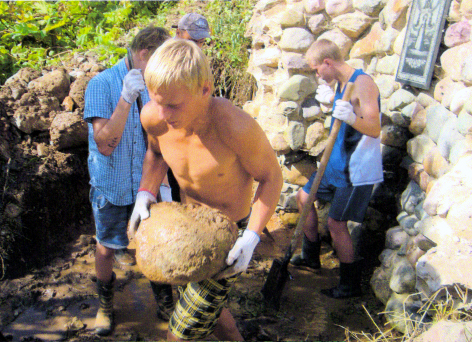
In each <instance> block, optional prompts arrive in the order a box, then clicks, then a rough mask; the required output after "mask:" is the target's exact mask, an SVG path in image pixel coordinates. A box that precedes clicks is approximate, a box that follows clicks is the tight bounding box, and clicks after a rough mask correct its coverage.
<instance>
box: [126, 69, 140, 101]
mask: <svg viewBox="0 0 472 342" xmlns="http://www.w3.org/2000/svg"><path fill="white" fill-rule="evenodd" d="M144 88H145V84H144V78H143V75H142V74H141V70H139V69H131V70H130V71H129V72H128V73H127V74H126V76H125V78H124V80H123V89H122V90H121V97H122V98H123V100H125V101H126V102H128V103H133V102H134V101H136V99H137V98H138V96H139V93H140V92H141V91H143V90H144Z"/></svg>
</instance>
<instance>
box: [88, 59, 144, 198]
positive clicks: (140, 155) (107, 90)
mask: <svg viewBox="0 0 472 342" xmlns="http://www.w3.org/2000/svg"><path fill="white" fill-rule="evenodd" d="M127 73H128V69H127V67H126V64H125V61H124V59H123V60H121V61H120V62H118V63H117V64H116V65H114V66H113V67H112V68H110V69H107V70H105V71H103V72H101V73H100V74H98V75H97V76H95V77H94V78H92V79H91V80H90V82H89V83H88V85H87V90H86V92H85V108H84V120H85V121H87V123H88V142H89V156H88V167H89V173H90V184H91V185H92V186H94V187H96V188H97V189H99V190H100V191H101V192H102V193H103V194H104V196H105V197H106V198H107V200H108V201H110V202H111V203H113V204H114V205H129V204H133V203H134V202H135V199H136V193H137V192H138V188H139V183H140V181H141V173H142V170H143V160H144V154H145V153H146V146H145V142H144V135H143V129H142V126H141V121H140V118H139V112H138V106H137V104H136V101H135V102H134V103H133V104H132V106H131V109H130V112H129V115H128V120H127V121H126V126H125V130H124V132H123V136H122V137H121V140H120V143H119V144H118V146H117V147H116V148H115V150H114V151H113V152H112V154H111V155H110V156H108V157H107V156H104V155H103V154H101V153H100V152H99V151H98V148H97V144H96V143H95V140H94V139H93V127H92V119H93V118H105V119H109V118H110V117H111V115H112V114H113V111H114V110H115V108H116V106H117V104H118V100H119V99H120V96H121V89H122V87H123V79H124V77H125V76H126V74H127ZM141 98H142V101H143V105H144V104H146V103H147V102H148V101H149V94H148V92H147V89H145V90H144V91H143V92H141Z"/></svg>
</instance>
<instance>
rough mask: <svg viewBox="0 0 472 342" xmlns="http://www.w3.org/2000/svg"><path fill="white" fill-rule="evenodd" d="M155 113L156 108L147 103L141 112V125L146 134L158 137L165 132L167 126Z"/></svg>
mask: <svg viewBox="0 0 472 342" xmlns="http://www.w3.org/2000/svg"><path fill="white" fill-rule="evenodd" d="M156 111H157V108H156V107H155V106H154V105H153V103H152V102H151V101H149V102H148V103H147V104H146V105H145V106H144V107H143V109H142V110H141V124H142V125H143V128H144V130H145V131H146V132H147V133H148V134H150V135H155V136H159V135H162V134H164V133H165V132H166V131H167V125H166V123H165V122H164V121H163V120H160V119H159V116H158V115H156Z"/></svg>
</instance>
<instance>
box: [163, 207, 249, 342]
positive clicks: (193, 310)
mask: <svg viewBox="0 0 472 342" xmlns="http://www.w3.org/2000/svg"><path fill="white" fill-rule="evenodd" d="M249 216H250V214H249V215H248V216H247V217H245V218H243V219H242V220H239V221H238V222H237V225H238V228H239V231H240V233H241V232H242V231H244V229H246V227H247V224H248V222H249ZM238 276H239V274H236V275H234V276H231V277H228V278H225V279H220V280H214V279H205V280H202V281H199V282H190V283H188V284H187V285H186V286H179V292H180V299H179V301H178V302H177V304H176V306H175V309H174V313H173V314H172V316H171V317H170V320H169V330H170V331H171V332H172V333H173V334H174V335H175V336H176V337H177V338H180V339H182V340H201V339H203V338H205V337H207V336H209V335H211V334H212V333H213V331H214V330H215V326H216V323H217V322H218V319H219V317H220V314H221V311H222V310H223V307H224V306H225V304H226V301H227V299H228V293H229V291H230V290H231V286H232V285H233V284H234V283H235V282H236V280H237V279H238Z"/></svg>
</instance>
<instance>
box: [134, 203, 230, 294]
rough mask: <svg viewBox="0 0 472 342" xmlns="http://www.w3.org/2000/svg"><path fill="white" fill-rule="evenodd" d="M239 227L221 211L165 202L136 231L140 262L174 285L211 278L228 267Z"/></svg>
mask: <svg viewBox="0 0 472 342" xmlns="http://www.w3.org/2000/svg"><path fill="white" fill-rule="evenodd" d="M237 237H238V227H237V226H236V224H235V223H234V222H232V221H231V220H230V219H229V218H228V217H226V216H225V215H223V214H222V213H221V212H220V211H218V210H216V209H212V208H209V207H206V206H200V205H195V204H180V203H177V202H161V203H157V204H153V205H151V209H150V217H149V218H148V219H146V220H143V221H142V222H141V224H140V225H139V229H138V231H137V233H136V261H137V264H138V266H139V268H140V269H141V271H142V272H143V274H144V275H145V276H146V277H147V278H148V279H149V280H152V281H155V282H163V283H168V284H174V285H182V284H186V283H188V282H190V281H201V280H204V279H208V278H211V277H212V276H214V275H215V274H217V273H218V272H220V271H221V270H222V269H223V268H225V267H226V262H225V259H226V256H227V255H228V253H229V251H230V250H231V248H232V246H233V244H234V243H235V241H236V239H237Z"/></svg>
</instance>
